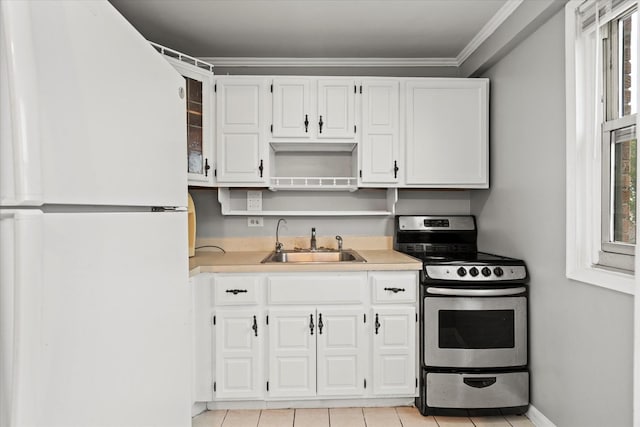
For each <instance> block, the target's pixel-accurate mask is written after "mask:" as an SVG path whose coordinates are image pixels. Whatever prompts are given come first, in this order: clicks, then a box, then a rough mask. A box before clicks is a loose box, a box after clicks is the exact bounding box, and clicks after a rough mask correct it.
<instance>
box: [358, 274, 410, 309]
mask: <svg viewBox="0 0 640 427" xmlns="http://www.w3.org/2000/svg"><path fill="white" fill-rule="evenodd" d="M369 282H370V284H371V288H372V289H373V302H374V303H403V302H415V301H416V286H417V285H418V273H417V272H415V271H402V272H398V271H393V272H376V273H369Z"/></svg>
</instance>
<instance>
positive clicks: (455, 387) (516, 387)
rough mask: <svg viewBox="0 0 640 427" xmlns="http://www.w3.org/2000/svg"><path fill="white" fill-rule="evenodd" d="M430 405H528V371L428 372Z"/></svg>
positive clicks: (439, 406) (502, 406)
mask: <svg viewBox="0 0 640 427" xmlns="http://www.w3.org/2000/svg"><path fill="white" fill-rule="evenodd" d="M426 377H427V378H426V382H427V390H426V396H427V406H429V407H432V408H460V409H477V408H508V407H516V406H526V405H528V404H529V373H528V372H526V371H525V372H507V373H482V374H465V373H435V372H427V375H426Z"/></svg>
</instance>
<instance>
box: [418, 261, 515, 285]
mask: <svg viewBox="0 0 640 427" xmlns="http://www.w3.org/2000/svg"><path fill="white" fill-rule="evenodd" d="M425 272H426V274H427V276H428V277H429V278H430V279H435V280H457V281H463V282H482V281H485V282H489V281H492V282H495V281H499V280H524V279H525V278H526V277H527V269H526V268H525V266H523V265H473V264H469V265H427V266H425Z"/></svg>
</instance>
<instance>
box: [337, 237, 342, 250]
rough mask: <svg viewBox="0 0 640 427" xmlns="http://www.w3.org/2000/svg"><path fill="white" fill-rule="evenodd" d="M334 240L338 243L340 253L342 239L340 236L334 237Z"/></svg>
mask: <svg viewBox="0 0 640 427" xmlns="http://www.w3.org/2000/svg"><path fill="white" fill-rule="evenodd" d="M336 240H337V241H338V250H339V251H341V250H342V237H341V236H339V235H338V236H336Z"/></svg>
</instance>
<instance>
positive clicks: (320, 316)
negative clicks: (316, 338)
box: [318, 313, 324, 335]
mask: <svg viewBox="0 0 640 427" xmlns="http://www.w3.org/2000/svg"><path fill="white" fill-rule="evenodd" d="M323 326H324V323H322V313H320V314H318V335H322V327H323Z"/></svg>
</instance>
